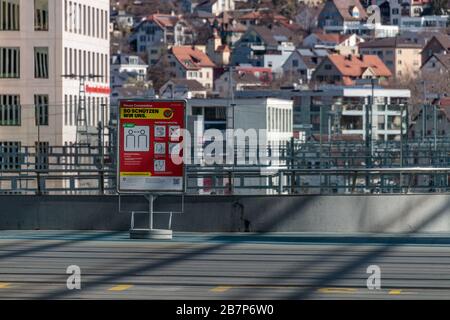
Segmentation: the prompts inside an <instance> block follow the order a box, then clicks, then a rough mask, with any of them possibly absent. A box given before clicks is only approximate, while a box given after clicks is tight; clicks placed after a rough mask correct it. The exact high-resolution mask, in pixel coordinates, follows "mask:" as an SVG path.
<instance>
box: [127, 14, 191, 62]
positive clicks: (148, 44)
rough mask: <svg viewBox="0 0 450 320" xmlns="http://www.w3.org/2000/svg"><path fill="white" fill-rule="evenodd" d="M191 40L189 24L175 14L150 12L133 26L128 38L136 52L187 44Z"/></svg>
mask: <svg viewBox="0 0 450 320" xmlns="http://www.w3.org/2000/svg"><path fill="white" fill-rule="evenodd" d="M192 41H193V35H192V32H191V28H190V26H189V24H188V23H187V22H186V21H184V20H183V19H182V17H181V16H176V15H175V14H152V15H150V16H148V17H145V18H143V19H142V20H141V21H140V22H139V23H138V24H137V25H136V26H135V27H134V28H133V31H132V33H131V35H130V38H129V43H130V45H131V46H132V47H133V50H134V51H135V52H138V53H145V52H147V50H149V49H151V48H154V47H160V46H162V45H163V46H170V45H188V44H192Z"/></svg>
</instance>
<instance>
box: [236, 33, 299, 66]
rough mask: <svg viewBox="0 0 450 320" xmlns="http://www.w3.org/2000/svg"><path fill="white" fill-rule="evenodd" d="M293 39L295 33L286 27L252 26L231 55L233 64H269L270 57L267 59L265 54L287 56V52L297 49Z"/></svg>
mask: <svg viewBox="0 0 450 320" xmlns="http://www.w3.org/2000/svg"><path fill="white" fill-rule="evenodd" d="M293 41H294V34H293V33H292V32H291V31H290V30H289V29H287V28H284V27H280V26H272V27H271V28H269V27H266V26H253V27H250V28H249V29H248V30H247V32H246V33H245V34H244V35H243V36H242V37H241V39H240V40H239V41H238V42H237V43H236V45H235V47H234V49H233V52H232V55H231V64H232V65H239V64H251V65H253V66H259V67H262V66H268V65H269V64H270V59H268V58H266V59H265V58H264V56H265V55H274V56H275V55H278V56H286V55H287V54H286V52H292V51H294V50H295V45H294V43H293ZM275 58H276V57H275ZM272 62H273V61H272ZM283 62H284V61H283Z"/></svg>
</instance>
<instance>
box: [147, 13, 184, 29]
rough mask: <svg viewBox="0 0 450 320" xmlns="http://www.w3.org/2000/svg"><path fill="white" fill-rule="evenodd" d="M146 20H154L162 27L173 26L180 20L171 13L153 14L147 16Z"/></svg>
mask: <svg viewBox="0 0 450 320" xmlns="http://www.w3.org/2000/svg"><path fill="white" fill-rule="evenodd" d="M145 20H146V21H153V22H155V23H156V24H158V25H159V26H160V27H163V28H164V27H173V26H175V24H176V23H177V21H178V17H176V16H172V15H170V14H152V15H150V16H148V17H147V18H145Z"/></svg>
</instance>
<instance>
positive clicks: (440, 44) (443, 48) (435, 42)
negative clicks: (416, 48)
mask: <svg viewBox="0 0 450 320" xmlns="http://www.w3.org/2000/svg"><path fill="white" fill-rule="evenodd" d="M421 54H422V64H424V63H425V62H426V61H427V60H428V59H429V58H430V57H431V56H432V55H434V54H450V35H446V34H442V33H437V34H435V35H434V36H433V37H432V38H431V39H430V40H429V41H428V42H427V44H426V45H425V46H424V47H423V50H422V53H421Z"/></svg>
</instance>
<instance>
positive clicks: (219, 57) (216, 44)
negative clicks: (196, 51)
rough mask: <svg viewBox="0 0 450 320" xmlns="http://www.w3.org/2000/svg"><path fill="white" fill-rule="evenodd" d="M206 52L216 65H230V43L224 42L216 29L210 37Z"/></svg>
mask: <svg viewBox="0 0 450 320" xmlns="http://www.w3.org/2000/svg"><path fill="white" fill-rule="evenodd" d="M206 53H207V54H208V56H209V57H210V58H211V60H212V61H213V62H214V63H215V64H216V65H228V64H229V63H230V58H231V49H230V47H229V46H228V45H226V44H222V39H221V38H220V36H219V35H218V33H217V31H216V30H214V34H213V36H212V37H211V38H210V39H208V43H207V45H206Z"/></svg>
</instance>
